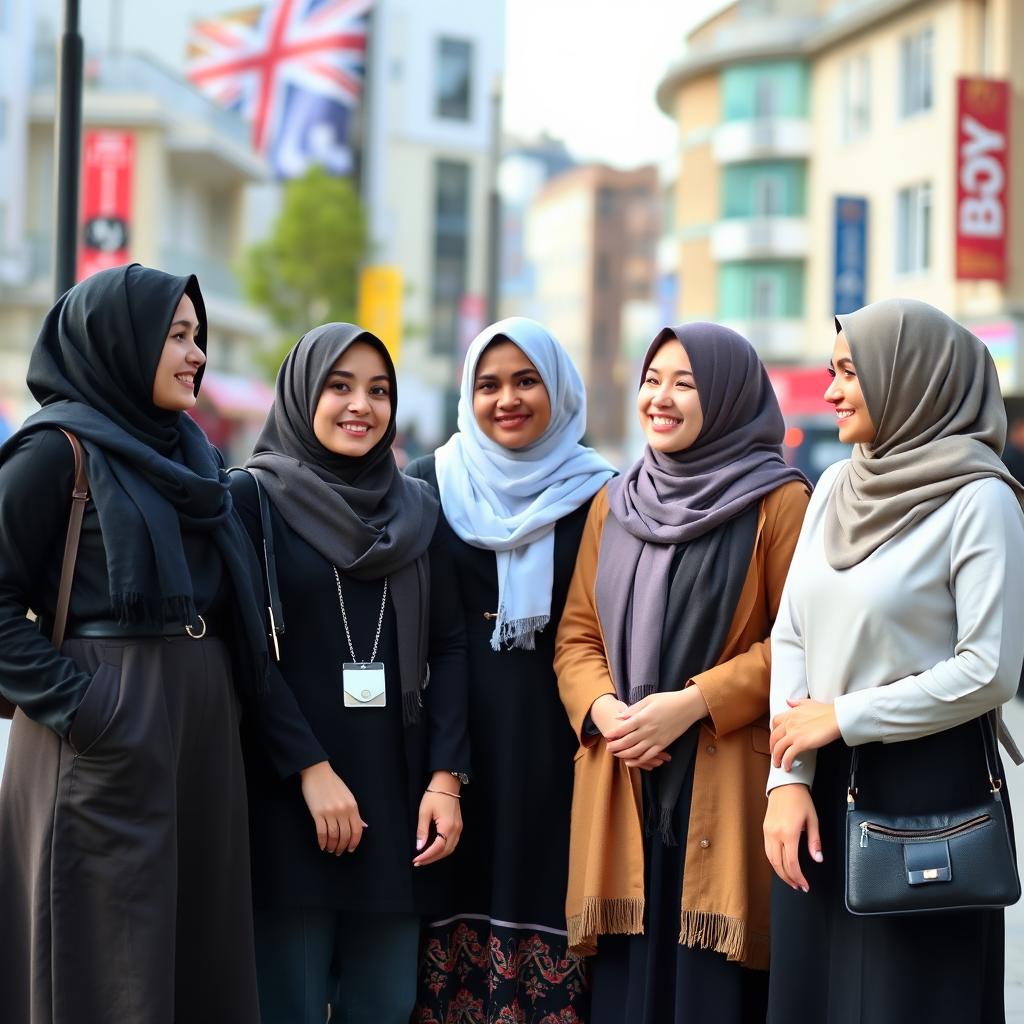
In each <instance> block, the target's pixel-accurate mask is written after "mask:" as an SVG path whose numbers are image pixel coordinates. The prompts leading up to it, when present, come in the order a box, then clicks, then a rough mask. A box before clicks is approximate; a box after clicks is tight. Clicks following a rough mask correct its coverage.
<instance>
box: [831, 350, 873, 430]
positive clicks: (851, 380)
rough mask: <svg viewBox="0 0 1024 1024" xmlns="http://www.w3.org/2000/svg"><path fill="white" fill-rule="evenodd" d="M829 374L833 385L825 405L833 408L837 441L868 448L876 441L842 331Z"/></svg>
mask: <svg viewBox="0 0 1024 1024" xmlns="http://www.w3.org/2000/svg"><path fill="white" fill-rule="evenodd" d="M828 372H829V375H830V376H831V377H832V383H831V384H829V386H828V390H827V391H826V392H825V401H826V402H829V403H830V404H831V405H832V406H834V407H835V410H836V421H837V423H838V424H839V440H840V441H842V442H843V443H844V444H870V443H871V442H872V441H874V439H875V425H874V423H872V422H871V414H870V413H869V412H868V404H867V402H865V401H864V392H863V391H861V388H860V381H859V380H858V379H857V368H856V367H855V366H854V365H853V356H852V355H851V353H850V344H849V342H848V341H847V340H846V335H845V334H843V332H842V331H840V332H839V333H838V334H837V335H836V342H835V345H834V346H833V347H832V362H831V363H829V369H828Z"/></svg>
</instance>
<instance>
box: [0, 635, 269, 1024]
mask: <svg viewBox="0 0 1024 1024" xmlns="http://www.w3.org/2000/svg"><path fill="white" fill-rule="evenodd" d="M63 651H64V653H65V654H67V655H69V656H70V657H71V658H73V659H74V660H75V662H76V663H77V664H78V665H80V666H81V667H82V668H83V669H85V670H86V671H89V672H92V673H94V675H93V681H92V683H91V684H90V685H89V688H88V690H87V691H86V696H85V698H84V700H83V703H82V706H81V708H80V709H79V711H78V713H77V714H76V716H75V721H74V725H73V726H72V730H71V738H70V740H65V739H62V738H61V737H60V736H58V735H57V734H56V733H54V732H53V731H52V730H50V729H48V728H46V727H45V726H42V725H38V724H37V723H35V722H33V721H32V720H31V719H29V718H27V717H26V716H25V715H23V714H22V713H21V712H20V711H18V712H16V714H15V717H14V722H13V724H12V728H11V738H10V745H9V749H8V752H7V762H6V767H5V770H4V777H3V783H2V785H0V993H2V1009H0V1019H2V1020H4V1021H11V1022H12V1024H15V1022H16V1024H108V1022H114V1021H117V1022H122V1021H123V1022H129V1021H130V1022H131V1024H172V1022H180V1024H184V1022H188V1024H242V1022H245V1024H250V1022H252V1021H257V1020H259V1008H258V1002H257V998H256V970H255V962H254V954H253V931H252V895H251V891H250V883H249V855H248V854H249V850H248V830H247V822H246V817H247V815H246V796H245V780H244V775H243V770H242V760H241V751H240V744H239V739H238V701H237V698H236V696H235V692H234V688H233V686H232V682H231V668H230V664H229V661H228V654H227V649H226V647H225V646H224V644H223V643H222V642H221V641H219V640H216V639H213V638H207V639H203V640H192V639H190V638H188V637H173V638H171V637H168V638H137V639H123V638H109V639H106V638H105V639H90V640H85V639H73V640H68V641H67V642H66V643H65V644H64V647H63Z"/></svg>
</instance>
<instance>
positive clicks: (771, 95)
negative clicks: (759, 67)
mask: <svg viewBox="0 0 1024 1024" xmlns="http://www.w3.org/2000/svg"><path fill="white" fill-rule="evenodd" d="M778 86H779V83H778V82H777V81H776V80H775V78H774V77H773V76H771V75H760V76H759V77H758V79H757V83H756V84H755V86H754V117H755V118H758V119H760V118H769V117H775V115H776V113H777V112H778V109H779V88H778Z"/></svg>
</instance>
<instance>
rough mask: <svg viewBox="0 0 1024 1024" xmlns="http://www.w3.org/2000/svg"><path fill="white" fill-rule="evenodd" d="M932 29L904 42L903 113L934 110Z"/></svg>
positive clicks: (903, 115)
mask: <svg viewBox="0 0 1024 1024" xmlns="http://www.w3.org/2000/svg"><path fill="white" fill-rule="evenodd" d="M932 35H933V33H932V30H931V29H930V28H926V29H924V30H923V31H921V32H917V33H915V34H914V35H912V36H905V37H904V38H903V39H902V41H901V42H900V115H901V116H902V117H911V116H912V115H914V114H920V113H921V112H922V111H925V110H931V109H932Z"/></svg>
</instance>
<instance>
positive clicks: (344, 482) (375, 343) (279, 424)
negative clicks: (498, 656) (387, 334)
mask: <svg viewBox="0 0 1024 1024" xmlns="http://www.w3.org/2000/svg"><path fill="white" fill-rule="evenodd" d="M356 342H365V343H366V344H368V345H371V346H372V347H373V348H375V349H376V350H377V351H378V352H379V353H380V355H381V357H382V358H383V360H384V365H385V366H386V367H387V373H388V377H389V380H390V385H391V387H390V392H389V393H390V397H391V419H390V421H389V423H388V426H387V429H386V430H385V432H384V435H383V436H382V437H381V439H380V440H379V441H378V442H377V443H376V444H375V445H374V446H373V447H372V448H371V449H370V451H368V452H367V453H366V454H365V455H362V456H360V457H358V458H354V457H351V456H346V455H338V454H336V453H335V452H332V451H330V450H329V449H327V448H325V447H324V446H323V445H322V444H321V443H320V441H319V440H318V439H317V437H316V434H315V433H314V431H313V419H314V417H315V415H316V408H317V404H318V403H319V401H320V394H321V392H322V391H323V388H324V384H325V383H326V381H327V377H328V375H329V374H330V372H331V369H332V368H333V366H334V364H335V363H336V362H337V361H338V359H339V358H340V357H341V356H342V355H343V354H344V353H345V351H346V350H347V349H348V348H349V346H351V345H353V344H355V343H356ZM397 408H398V384H397V381H396V379H395V366H394V363H393V362H392V361H391V356H390V354H389V353H388V350H387V348H386V347H385V346H384V343H383V342H382V341H381V340H380V339H379V338H376V337H374V335H372V334H370V333H369V332H367V331H364V330H363V328H361V327H357V326H356V325H354V324H340V323H331V324H323V325H322V326H320V327H316V328H314V329H313V330H311V331H309V333H307V334H305V335H303V337H302V338H301V339H300V340H299V342H298V344H297V345H296V346H295V347H294V348H293V349H292V350H291V352H289V353H288V355H287V356H286V357H285V360H284V363H282V365H281V369H280V371H279V372H278V375H277V387H276V393H275V396H274V405H273V408H272V409H271V410H270V414H269V415H268V416H267V421H266V423H265V424H264V426H263V430H262V431H261V432H260V436H259V438H258V439H257V441H256V447H255V449H254V450H253V454H252V458H250V459H249V461H248V462H247V463H246V467H247V468H248V469H249V470H251V471H252V472H253V473H254V474H255V475H256V477H257V478H258V479H259V482H260V484H261V485H262V486H263V487H264V489H265V490H266V492H267V494H268V495H269V497H270V500H271V501H272V502H273V504H274V507H275V508H276V509H277V511H278V512H279V513H280V514H281V516H282V517H283V518H284V520H285V522H286V523H288V525H289V526H290V527H291V528H292V529H293V530H294V531H295V532H296V533H297V534H298V535H299V536H300V537H301V538H302V539H303V540H304V541H306V543H307V544H309V545H310V546H311V547H312V548H313V549H314V550H316V551H317V552H319V554H321V555H322V556H323V557H324V558H325V559H326V560H327V561H328V562H330V563H331V564H332V565H334V566H336V567H337V568H338V570H339V571H342V572H346V573H348V574H350V575H351V576H354V577H355V578H356V579H360V580H381V579H384V578H385V577H388V579H389V587H390V590H391V595H392V600H393V602H394V607H395V617H396V619H397V623H398V659H399V672H400V676H401V683H402V698H403V710H404V719H405V721H406V722H407V723H408V722H412V721H415V720H416V719H417V718H418V715H419V697H420V686H421V684H422V682H423V680H424V673H425V669H426V660H427V616H428V612H429V589H430V576H429V564H428V561H427V549H428V547H429V546H430V541H431V538H432V536H433V533H434V526H435V525H436V523H437V516H438V500H437V496H436V495H435V494H434V492H433V491H432V490H431V489H430V487H429V485H427V484H426V483H425V482H424V481H422V480H414V479H412V478H410V477H407V476H405V475H404V474H403V473H402V472H401V471H400V470H399V468H398V465H397V464H396V463H395V457H394V454H393V453H392V450H391V445H392V443H393V442H394V439H395V411H396V409H397Z"/></svg>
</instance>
